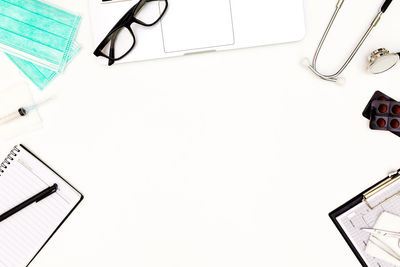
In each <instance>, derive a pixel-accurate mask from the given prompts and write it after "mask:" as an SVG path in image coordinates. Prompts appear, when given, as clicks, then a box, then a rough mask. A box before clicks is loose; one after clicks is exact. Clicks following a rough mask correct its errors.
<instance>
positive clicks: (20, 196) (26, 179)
mask: <svg viewBox="0 0 400 267" xmlns="http://www.w3.org/2000/svg"><path fill="white" fill-rule="evenodd" d="M17 148H18V149H19V150H20V152H19V153H17V156H15V157H13V158H14V160H13V161H10V162H11V164H10V165H8V168H7V169H5V172H4V173H3V174H1V176H0V214H3V213H4V212H6V211H8V210H10V209H11V208H13V207H15V206H17V205H18V204H20V203H22V202H23V201H25V200H27V199H29V198H30V197H32V196H34V195H35V194H37V193H39V192H41V191H42V190H44V189H46V188H48V187H49V186H52V185H53V184H55V183H56V184H57V185H58V191H57V192H56V193H54V194H52V195H51V196H49V197H47V198H45V199H44V200H42V201H40V202H38V203H35V204H32V205H31V206H29V207H27V208H25V209H24V210H22V211H21V212H19V213H17V214H16V215H14V216H12V217H10V218H8V219H6V220H5V221H3V222H0V267H21V266H26V265H28V264H29V262H30V261H31V260H32V259H33V258H34V256H35V255H36V254H37V252H38V251H39V250H40V249H41V248H42V246H43V245H44V244H45V242H46V241H47V240H48V239H49V237H50V236H51V235H52V234H53V232H54V231H55V230H56V229H57V228H58V226H59V225H60V224H61V223H62V221H63V220H64V219H65V218H66V217H67V216H68V214H69V213H70V212H71V211H72V210H73V209H74V207H75V206H76V205H77V204H78V203H79V201H80V199H81V194H80V193H79V192H77V191H76V190H75V189H73V188H72V187H71V186H70V185H68V184H67V183H66V182H65V181H64V180H63V179H62V178H60V177H59V176H58V175H57V174H55V173H54V172H53V171H51V170H50V169H49V168H47V167H46V166H45V165H44V164H43V163H41V162H40V161H39V160H37V159H36V158H35V157H34V156H33V155H31V154H30V153H29V152H27V151H26V150H25V149H24V148H23V147H21V146H18V147H17Z"/></svg>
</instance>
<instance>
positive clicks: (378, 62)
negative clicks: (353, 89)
mask: <svg viewBox="0 0 400 267" xmlns="http://www.w3.org/2000/svg"><path fill="white" fill-rule="evenodd" d="M399 60H400V53H390V52H389V50H387V49H385V48H379V49H377V50H375V51H373V52H372V53H371V55H370V56H369V58H368V61H369V64H368V70H369V72H371V73H373V74H379V73H382V72H385V71H388V70H390V69H391V68H393V67H394V66H395V65H396V64H397V62H399Z"/></svg>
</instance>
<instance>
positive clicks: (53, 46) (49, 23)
mask: <svg viewBox="0 0 400 267" xmlns="http://www.w3.org/2000/svg"><path fill="white" fill-rule="evenodd" d="M79 23H80V17H79V16H76V15H73V14H70V13H68V12H65V11H63V10H60V9H58V8H55V7H52V6H50V5H48V4H45V3H43V2H40V1H38V0H0V49H2V50H3V51H4V52H6V53H7V54H9V55H12V56H16V57H19V58H21V59H24V60H27V61H29V62H32V63H34V64H36V65H40V66H42V67H45V68H47V69H50V70H52V71H54V72H61V71H63V69H64V68H65V66H66V64H67V62H68V60H69V59H70V58H71V53H72V52H73V47H72V44H73V42H74V40H75V37H76V33H77V28H78V26H79Z"/></svg>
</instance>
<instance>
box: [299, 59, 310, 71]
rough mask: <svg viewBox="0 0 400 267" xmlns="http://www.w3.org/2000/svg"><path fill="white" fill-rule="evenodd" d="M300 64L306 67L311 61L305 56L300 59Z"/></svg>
mask: <svg viewBox="0 0 400 267" xmlns="http://www.w3.org/2000/svg"><path fill="white" fill-rule="evenodd" d="M300 65H301V66H303V67H304V68H307V69H308V68H309V67H310V65H311V62H310V60H309V59H308V58H306V57H305V58H302V59H301V60H300Z"/></svg>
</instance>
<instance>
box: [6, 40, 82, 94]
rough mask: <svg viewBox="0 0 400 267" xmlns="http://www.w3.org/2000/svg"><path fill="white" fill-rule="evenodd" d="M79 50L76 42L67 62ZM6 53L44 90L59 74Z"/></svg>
mask: <svg viewBox="0 0 400 267" xmlns="http://www.w3.org/2000/svg"><path fill="white" fill-rule="evenodd" d="M79 50H80V47H79V45H78V44H77V43H75V42H74V43H73V44H72V51H71V53H70V56H69V57H68V60H67V63H68V62H69V61H70V60H71V59H72V58H73V57H74V56H75V55H76V54H77V53H78V52H79ZM6 55H7V56H8V57H9V58H10V60H11V61H12V62H13V63H14V64H15V65H16V66H17V67H18V68H19V69H20V70H21V72H22V73H23V74H25V76H26V77H28V78H29V79H30V80H31V81H32V82H33V83H34V84H35V85H36V86H37V87H38V88H39V89H40V90H43V89H44V88H45V87H46V86H47V85H48V84H49V83H50V82H51V81H52V80H53V79H54V78H55V77H56V76H57V75H58V73H57V72H55V71H53V70H50V69H47V68H45V67H42V66H40V65H36V64H34V63H32V62H30V61H27V60H25V59H22V58H19V57H16V56H12V55H10V54H7V53H6Z"/></svg>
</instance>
